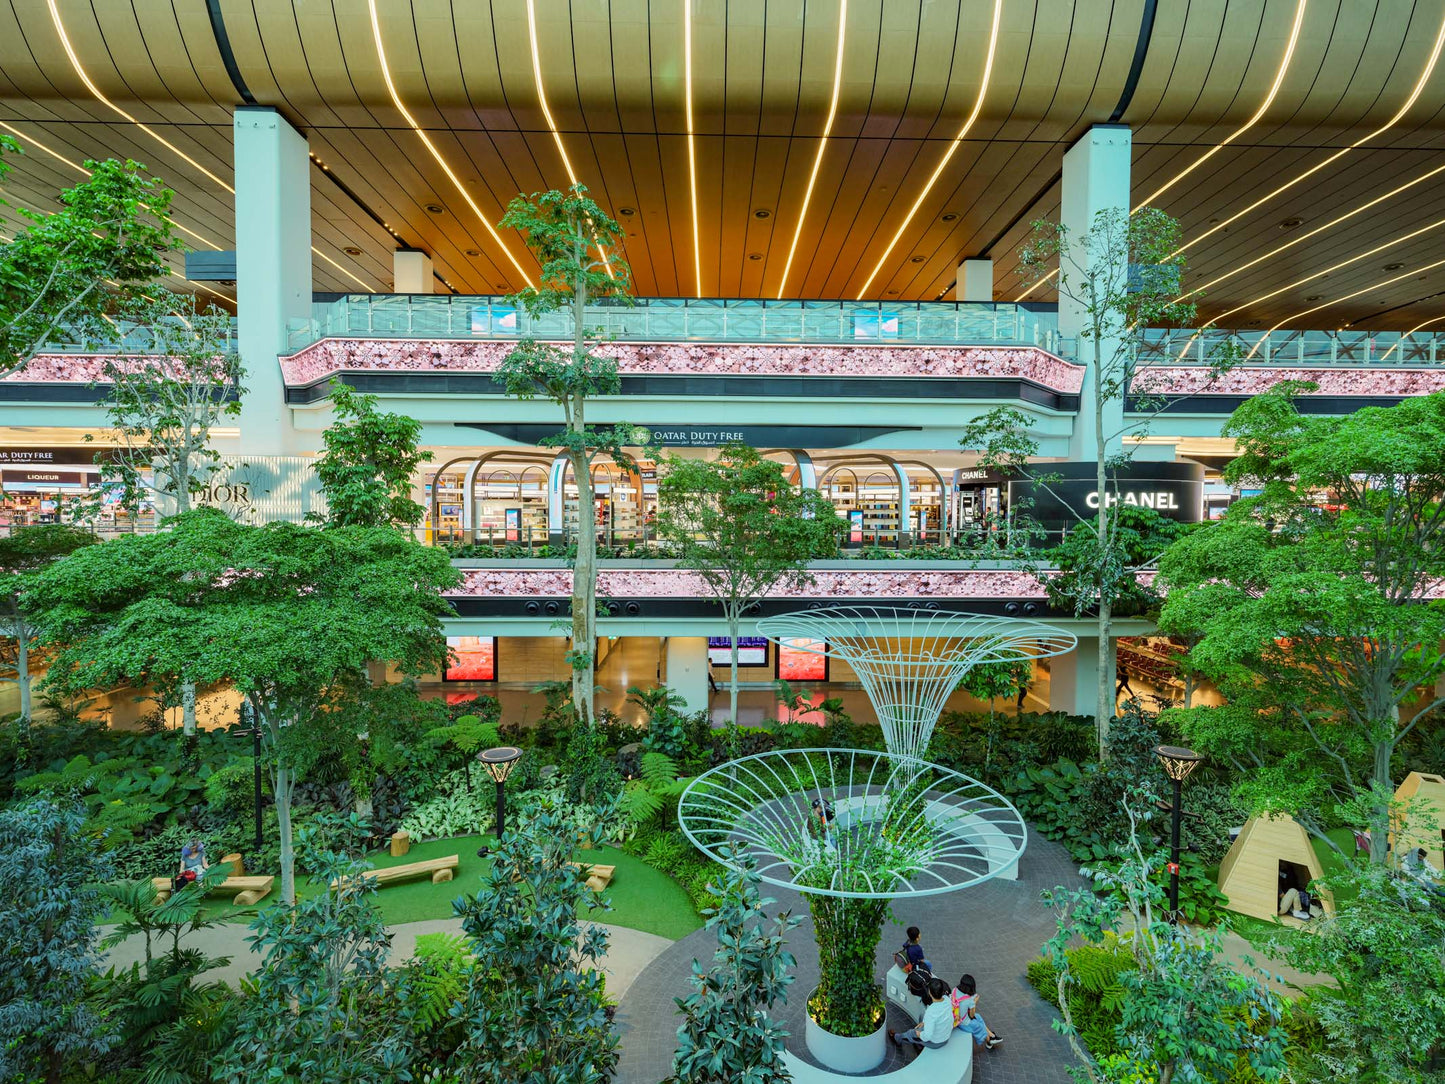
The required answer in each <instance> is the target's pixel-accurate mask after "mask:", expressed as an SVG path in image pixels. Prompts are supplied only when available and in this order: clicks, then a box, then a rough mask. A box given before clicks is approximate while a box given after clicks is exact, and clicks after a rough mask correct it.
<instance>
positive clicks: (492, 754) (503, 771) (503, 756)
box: [477, 745, 522, 843]
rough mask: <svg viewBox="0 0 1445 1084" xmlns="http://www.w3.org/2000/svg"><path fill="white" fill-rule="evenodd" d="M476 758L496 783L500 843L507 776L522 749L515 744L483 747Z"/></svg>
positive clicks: (519, 757) (505, 817) (519, 758)
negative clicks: (492, 747) (493, 747)
mask: <svg viewBox="0 0 1445 1084" xmlns="http://www.w3.org/2000/svg"><path fill="white" fill-rule="evenodd" d="M477 759H478V760H479V761H481V762H482V764H483V765H484V766H485V767H486V769H487V774H489V775H490V776H491V777H492V781H493V782H495V783H496V784H497V842H499V843H500V842H501V840H502V832H503V831H504V830H505V828H506V824H507V789H506V788H507V776H509V775H511V774H512V768H513V766H514V765H516V763H517V761H519V760H521V759H522V750H520V749H518V748H517V747H516V746H515V745H499V746H497V748H495V749H483V750H482V751H481V752H480V753H478V754H477Z"/></svg>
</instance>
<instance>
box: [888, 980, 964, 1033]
mask: <svg viewBox="0 0 1445 1084" xmlns="http://www.w3.org/2000/svg"><path fill="white" fill-rule="evenodd" d="M923 1004H924V1006H925V1008H924V1010H923V1019H922V1020H920V1021H919V1022H918V1024H917V1025H916V1026H914V1027H911V1028H909V1029H908V1030H907V1031H894V1030H893V1029H892V1028H889V1029H888V1037H889V1038H890V1039H892V1040H893V1041H894V1042H895V1043H897V1044H898V1045H899V1046H902V1045H903V1044H904V1043H908V1044H910V1045H912V1046H918V1047H924V1046H933V1047H938V1046H943V1045H944V1044H945V1043H947V1042H948V1039H949V1036H951V1035H952V1034H953V1006H952V1005H951V1004H950V1003H949V1000H948V983H946V982H944V981H942V980H941V979H934V980H933V981H932V982H931V983H929V985H928V989H927V990H926V991H924V995H923Z"/></svg>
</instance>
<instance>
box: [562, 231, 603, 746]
mask: <svg viewBox="0 0 1445 1084" xmlns="http://www.w3.org/2000/svg"><path fill="white" fill-rule="evenodd" d="M578 237H579V238H582V241H581V249H580V251H579V252H577V253H576V256H577V259H578V262H579V264H580V263H581V262H582V261H584V260H585V259H586V256H587V246H586V240H585V234H583V233H582V227H581V224H580V223H578ZM574 247H575V246H574ZM586 315H587V285H586V282H585V281H584V280H583V278H582V276H580V275H579V276H578V278H577V284H576V287H575V289H574V290H573V292H572V358H573V364H576V359H577V358H578V357H580V356H581V354H582V351H583V349H584V348H585V347H586V345H587V339H586V334H585V332H586V325H585V320H586ZM586 409H587V407H586V399H585V398H584V397H583V396H582V395H581V394H580V393H579V394H576V395H573V396H572V409H571V410H570V411H569V413H568V418H567V428H568V429H569V430H570V431H571V432H572V434H573V440H574V441H575V447H574V449H573V451H572V473H573V474H574V475H575V476H576V478H577V560H576V562H574V564H573V567H572V651H573V653H574V656H575V658H574V662H573V668H572V703H573V704H574V705H575V706H576V708H577V712H578V714H580V715H581V717H582V725H583V726H589V727H590V726H591V725H592V719H593V699H592V690H593V686H594V685H596V678H595V676H594V673H593V665H594V664H593V654H594V653H595V652H596V650H597V509H596V508H594V507H593V497H592V467H591V464H590V463H589V462H588V457H587V453H586V451H585V450H584V448H585V440H586V434H587V416H586Z"/></svg>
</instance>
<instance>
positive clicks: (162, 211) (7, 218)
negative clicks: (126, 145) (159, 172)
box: [0, 135, 180, 373]
mask: <svg viewBox="0 0 1445 1084" xmlns="http://www.w3.org/2000/svg"><path fill="white" fill-rule="evenodd" d="M19 153H20V144H19V143H17V142H16V141H15V140H13V139H11V138H10V137H9V136H5V135H0V180H3V179H4V177H5V174H6V173H8V172H9V171H10V166H9V164H8V163H6V162H5V161H4V156H5V155H7V154H19ZM85 168H86V170H87V172H88V173H89V177H87V179H86V180H84V181H82V182H81V183H80V184H78V185H76V186H75V187H74V188H70V189H67V190H66V191H64V192H62V193H60V196H59V199H60V204H61V208H60V210H58V211H56V212H55V213H53V214H44V213H41V212H38V211H31V210H28V209H26V208H23V207H16V206H15V205H14V204H12V203H10V202H9V201H7V200H5V199H4V198H3V197H0V226H3V227H4V228H5V232H6V233H8V234H10V235H11V240H9V241H3V242H0V373H3V372H11V371H14V370H17V369H20V368H23V367H24V366H25V364H26V363H27V362H29V361H30V359H31V358H33V357H34V356H35V355H36V354H40V353H43V352H44V351H45V349H46V348H47V347H48V346H50V345H52V344H53V343H55V342H56V341H57V340H62V339H63V340H66V341H77V340H78V341H80V342H88V343H92V344H99V343H102V342H104V341H106V340H107V339H109V337H110V332H111V327H110V325H109V324H108V323H107V322H106V315H107V314H108V313H109V312H110V311H111V310H112V309H113V308H115V307H116V306H117V305H120V306H121V307H124V305H125V303H126V302H127V301H128V300H131V299H137V298H139V296H140V295H141V294H142V293H145V292H150V291H151V290H153V289H155V288H156V283H157V282H159V281H160V280H161V279H163V278H164V277H165V276H166V274H167V273H168V272H169V267H168V266H167V264H168V260H169V258H170V257H171V256H172V255H174V254H176V253H178V252H179V251H180V243H179V241H178V240H177V238H176V235H175V229H174V227H173V226H172V224H171V220H170V206H171V191H170V189H168V188H166V187H165V186H164V185H163V184H161V183H160V181H158V180H156V178H154V177H152V176H150V175H149V174H148V173H147V172H146V171H145V167H144V166H142V165H140V164H139V163H137V162H117V161H114V160H110V161H105V162H92V161H87V162H86V163H85Z"/></svg>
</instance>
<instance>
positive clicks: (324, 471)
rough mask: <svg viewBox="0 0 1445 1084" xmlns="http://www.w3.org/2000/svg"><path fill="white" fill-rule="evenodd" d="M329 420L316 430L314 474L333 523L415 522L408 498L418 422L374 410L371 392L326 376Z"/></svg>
mask: <svg viewBox="0 0 1445 1084" xmlns="http://www.w3.org/2000/svg"><path fill="white" fill-rule="evenodd" d="M331 415H332V421H331V424H330V425H328V426H327V427H326V431H325V432H324V433H322V435H321V443H322V452H321V454H320V455H319V456H317V457H316V477H317V478H318V479H319V480H320V482H321V491H322V493H323V494H324V495H325V497H326V516H325V520H326V522H327V523H329V524H330V525H332V526H333V527H391V526H396V527H407V528H411V527H415V526H416V525H417V524H418V523H420V522H421V518H422V515H423V512H424V509H423V508H422V506H421V505H419V504H417V503H416V501H414V500H412V499H411V487H412V476H413V475H414V474H415V473H416V468H417V465H418V464H420V463H421V462H422V460H424V459H426V453H425V452H422V451H419V450H418V449H417V441H418V440H419V439H420V438H421V422H419V421H417V420H416V419H415V418H412V417H409V416H408V415H406V414H392V413H389V412H387V411H381V410H377V409H376V396H374V395H362V394H360V393H359V392H357V391H356V390H355V389H353V388H352V387H351V385H349V384H346V383H344V382H343V381H340V380H332V381H331Z"/></svg>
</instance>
